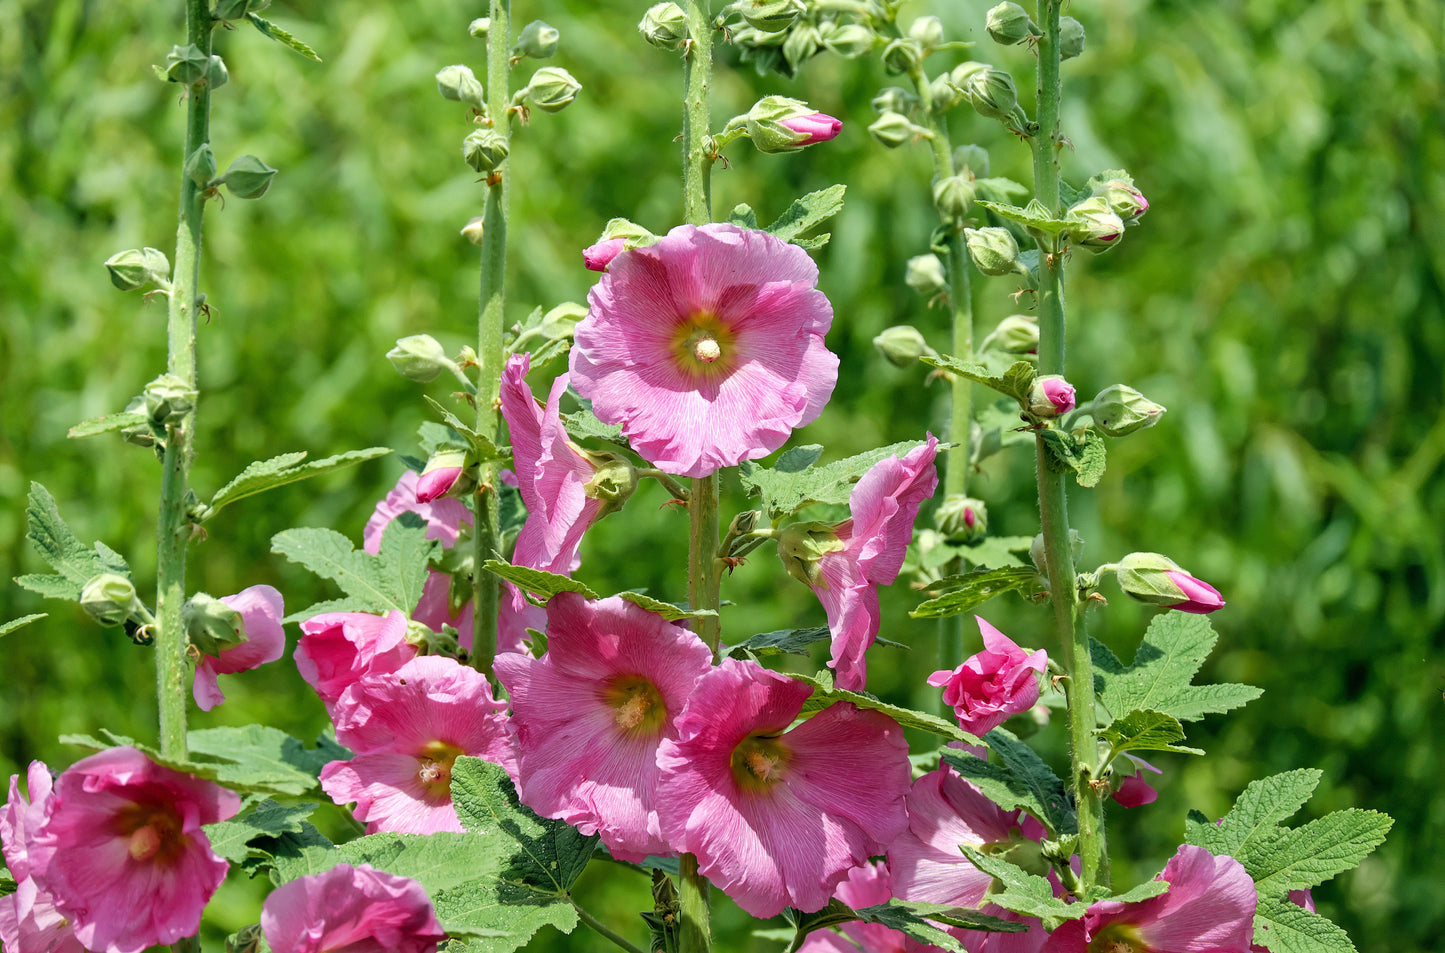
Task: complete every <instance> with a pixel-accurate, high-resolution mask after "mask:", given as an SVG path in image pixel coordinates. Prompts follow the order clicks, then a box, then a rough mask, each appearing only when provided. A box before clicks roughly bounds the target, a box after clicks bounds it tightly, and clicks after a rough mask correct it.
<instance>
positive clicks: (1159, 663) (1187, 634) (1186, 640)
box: [1094, 612, 1260, 721]
mask: <svg viewBox="0 0 1445 953" xmlns="http://www.w3.org/2000/svg"><path fill="white" fill-rule="evenodd" d="M1216 638H1217V636H1215V634H1214V629H1213V627H1212V626H1210V624H1209V620H1208V619H1206V618H1205V617H1204V616H1202V615H1194V614H1192V613H1187V612H1165V613H1162V614H1160V615H1157V616H1155V617H1154V621H1152V622H1150V623H1149V630H1148V632H1146V633H1145V634H1144V641H1143V642H1142V643H1141V644H1140V646H1139V649H1138V651H1137V652H1136V653H1135V654H1134V662H1133V664H1131V665H1130V666H1129V668H1128V669H1126V670H1124V671H1121V672H1117V673H1115V672H1110V671H1098V672H1096V673H1095V679H1094V681H1095V685H1096V687H1098V688H1099V698H1100V701H1102V702H1103V704H1104V705H1105V706H1106V707H1107V708H1108V709H1109V711H1110V712H1111V713H1114V712H1123V713H1128V712H1131V711H1133V710H1134V709H1136V708H1140V709H1152V710H1154V711H1161V712H1163V713H1164V714H1166V715H1173V716H1174V717H1175V718H1178V719H1179V720H1180V721H1197V720H1198V719H1200V718H1202V717H1204V716H1205V715H1206V714H1213V713H1218V712H1225V711H1228V710H1229V709H1231V708H1238V707H1239V706H1240V705H1243V704H1244V703H1245V702H1248V701H1250V700H1251V699H1254V698H1257V697H1259V694H1260V690H1259V689H1258V688H1255V687H1254V686H1252V685H1232V684H1225V685H1191V684H1190V682H1191V681H1192V680H1193V678H1194V674H1195V673H1196V672H1198V671H1199V666H1200V665H1202V664H1204V659H1205V658H1206V657H1207V656H1208V655H1209V652H1210V650H1211V649H1212V648H1214V642H1215V640H1216ZM1115 664H1117V660H1115Z"/></svg>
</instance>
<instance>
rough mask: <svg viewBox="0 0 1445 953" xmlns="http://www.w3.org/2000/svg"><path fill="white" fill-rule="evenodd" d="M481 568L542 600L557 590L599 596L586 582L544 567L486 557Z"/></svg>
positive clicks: (589, 597)
mask: <svg viewBox="0 0 1445 953" xmlns="http://www.w3.org/2000/svg"><path fill="white" fill-rule="evenodd" d="M482 568H483V569H485V570H487V572H490V573H494V574H496V575H498V576H501V577H502V578H503V579H505V580H507V581H508V582H510V583H512V584H513V585H514V586H516V587H517V588H519V589H522V590H524V591H526V592H532V593H536V594H537V595H538V596H539V597H541V599H542V600H543V601H546V600H548V599H550V598H552V597H553V596H555V595H556V594H557V593H559V592H580V593H581V594H582V595H583V596H585V597H586V598H588V599H600V598H601V596H599V595H598V594H597V593H595V592H593V591H592V590H591V589H590V588H588V586H587V584H586V583H582V582H578V581H577V580H576V579H572V578H571V577H569V576H561V575H558V574H557V573H555V572H547V571H546V570H544V569H530V568H528V567H526V566H514V565H512V564H511V563H509V562H506V561H504V560H501V559H488V560H487V561H486V562H484V563H482Z"/></svg>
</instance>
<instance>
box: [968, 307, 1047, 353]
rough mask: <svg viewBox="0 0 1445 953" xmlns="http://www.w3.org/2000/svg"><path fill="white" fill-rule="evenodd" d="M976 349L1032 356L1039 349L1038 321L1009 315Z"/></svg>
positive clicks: (1025, 315)
mask: <svg viewBox="0 0 1445 953" xmlns="http://www.w3.org/2000/svg"><path fill="white" fill-rule="evenodd" d="M978 349H979V350H980V351H988V350H997V351H1002V352H1003V353H1005V354H1033V353H1035V352H1036V351H1038V349H1039V322H1038V319H1037V318H1034V317H1033V316H1031V315H1027V314H1011V315H1009V316H1008V317H1006V318H1004V319H1003V320H1002V321H1000V322H999V323H998V324H997V326H995V327H994V329H993V330H992V331H990V332H989V334H988V336H987V337H986V338H984V339H983V343H982V344H980V345H979V346H978Z"/></svg>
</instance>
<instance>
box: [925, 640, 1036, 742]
mask: <svg viewBox="0 0 1445 953" xmlns="http://www.w3.org/2000/svg"><path fill="white" fill-rule="evenodd" d="M973 618H974V621H976V622H977V623H978V628H979V631H980V632H982V633H983V651H982V652H979V653H978V654H977V655H973V656H970V657H969V658H967V659H965V660H964V663H963V664H962V665H960V666H959V667H958V668H956V669H954V670H953V671H951V672H950V671H948V670H943V671H939V672H934V673H933V674H932V675H930V676H928V684H930V685H933V686H935V687H936V686H939V685H942V686H943V703H944V704H945V705H951V706H953V713H954V715H955V716H957V718H958V724H959V726H960V727H961V728H963V730H964V731H967V732H971V733H973V734H975V735H978V736H979V737H983V736H984V735H986V734H988V733H989V732H990V731H992V730H993V729H995V728H997V727H998V726H999V725H1001V724H1003V723H1004V722H1006V721H1008V719H1009V717H1010V716H1011V715H1017V714H1018V713H1019V712H1021V711H1027V710H1028V709H1030V708H1032V707H1033V706H1034V703H1035V702H1037V701H1038V700H1039V674H1040V673H1042V672H1043V670H1044V669H1045V668H1046V667H1047V666H1048V664H1049V656H1048V653H1047V652H1045V651H1044V650H1043V649H1039V650H1038V651H1037V652H1032V653H1030V652H1026V651H1024V650H1023V649H1021V648H1019V647H1018V645H1017V644H1015V642H1014V641H1013V639H1010V638H1009V637H1008V636H1006V635H1004V634H1003V633H1002V632H1000V631H999V630H998V629H995V628H994V627H993V626H991V625H989V624H988V623H987V622H985V621H984V620H983V619H982V618H981V617H980V616H974V617H973Z"/></svg>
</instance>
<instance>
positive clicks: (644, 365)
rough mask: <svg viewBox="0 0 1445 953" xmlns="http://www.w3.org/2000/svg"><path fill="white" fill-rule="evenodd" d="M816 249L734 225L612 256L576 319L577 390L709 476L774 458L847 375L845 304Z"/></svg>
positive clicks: (693, 472) (679, 465)
mask: <svg viewBox="0 0 1445 953" xmlns="http://www.w3.org/2000/svg"><path fill="white" fill-rule="evenodd" d="M817 281H818V267H817V265H815V264H813V260H812V259H811V258H809V257H808V253H807V252H805V251H803V250H802V249H801V248H799V247H797V246H796V245H790V244H788V243H787V242H784V241H782V240H780V239H778V238H775V237H773V236H772V235H769V234H768V233H767V232H763V231H758V230H756V229H743V228H739V227H737V226H736V225H721V224H719V225H702V226H693V225H682V226H679V227H677V228H674V229H673V230H672V231H671V232H669V233H668V234H667V235H666V236H665V237H663V238H661V239H659V240H658V242H657V243H656V244H654V245H649V246H646V247H643V248H634V249H632V250H631V251H629V252H627V253H626V254H625V255H618V256H617V257H616V258H615V259H613V261H612V264H611V265H610V266H609V268H608V270H607V273H606V274H605V275H603V276H602V278H601V279H600V280H599V281H598V282H597V285H596V287H594V288H593V289H592V290H591V291H590V292H589V293H588V295H587V300H588V303H589V304H590V306H591V309H590V310H589V311H588V313H587V317H585V318H583V319H582V320H581V321H580V322H579V323H578V325H577V328H576V332H575V335H574V340H575V342H576V343H575V345H574V346H573V348H572V352H571V371H572V386H573V387H575V388H576V389H577V392H578V393H579V394H581V395H582V396H583V397H585V398H587V399H589V400H591V401H592V410H593V411H594V412H595V413H596V414H597V416H598V417H599V418H600V419H601V420H603V421H604V422H606V423H609V424H620V425H621V427H622V432H623V433H624V434H626V436H627V438H628V440H629V441H630V442H631V444H632V447H633V449H635V450H636V451H637V452H638V453H640V454H642V456H643V457H644V458H646V459H647V460H650V461H651V462H652V463H653V465H654V466H656V467H658V468H659V469H661V470H665V471H667V472H668V473H676V474H681V475H682V476H690V477H703V476H707V475H709V474H711V473H714V472H716V471H717V470H718V469H719V468H720V467H729V466H733V465H735V464H737V463H740V462H742V461H743V460H753V459H756V458H758V457H762V456H766V455H767V454H769V453H771V452H773V451H774V450H776V449H778V448H779V447H781V446H782V445H783V443H784V441H786V440H787V439H788V435H789V434H791V433H792V432H793V429H794V428H796V427H801V426H803V425H804V424H807V423H811V422H812V421H813V420H815V419H817V417H818V415H819V414H820V413H822V410H823V406H824V404H826V403H827V402H828V398H829V397H830V396H831V395H832V393H833V386H834V384H836V383H837V380H838V358H837V357H836V356H835V355H834V354H832V353H831V352H830V351H829V350H828V349H827V348H826V347H825V346H824V345H823V335H824V334H825V333H826V332H827V330H828V328H829V326H830V325H831V324H832V321H833V308H832V305H830V304H829V303H828V299H827V297H826V296H825V295H824V294H823V293H822V292H821V291H818V290H817V288H816V287H815V285H816V284H817Z"/></svg>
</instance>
